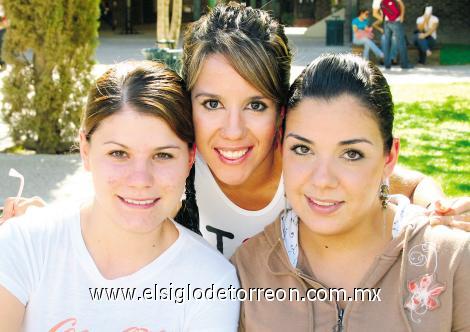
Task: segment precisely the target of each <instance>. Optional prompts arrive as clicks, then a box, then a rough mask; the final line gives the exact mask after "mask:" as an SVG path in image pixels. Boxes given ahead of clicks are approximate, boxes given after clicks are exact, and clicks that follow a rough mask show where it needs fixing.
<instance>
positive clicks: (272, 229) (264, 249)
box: [230, 220, 282, 283]
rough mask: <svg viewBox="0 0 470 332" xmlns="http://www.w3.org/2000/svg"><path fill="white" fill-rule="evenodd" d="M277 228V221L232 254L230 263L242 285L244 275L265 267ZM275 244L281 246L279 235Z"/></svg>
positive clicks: (278, 224) (278, 225)
mask: <svg viewBox="0 0 470 332" xmlns="http://www.w3.org/2000/svg"><path fill="white" fill-rule="evenodd" d="M277 227H279V229H280V227H281V226H280V223H279V220H276V221H275V222H273V223H271V224H269V225H267V226H266V227H265V229H264V230H263V231H262V232H261V233H258V234H257V235H255V236H253V237H251V238H249V239H248V240H247V241H245V242H244V243H243V244H242V245H241V246H240V247H239V248H238V249H237V251H235V253H234V254H233V256H232V258H231V259H230V261H231V262H232V263H233V264H234V265H235V267H236V269H237V272H238V275H239V277H240V281H241V282H242V283H243V279H244V275H245V274H247V273H248V274H253V273H252V272H254V271H259V270H260V269H262V268H263V267H264V266H266V263H267V261H268V257H269V255H270V253H271V252H272V250H273V246H274V245H275V244H273V239H274V238H275V237H276V236H275V234H276V233H277V232H276V228H277ZM279 233H280V232H279ZM277 242H278V244H282V241H280V234H279V239H278V241H277Z"/></svg>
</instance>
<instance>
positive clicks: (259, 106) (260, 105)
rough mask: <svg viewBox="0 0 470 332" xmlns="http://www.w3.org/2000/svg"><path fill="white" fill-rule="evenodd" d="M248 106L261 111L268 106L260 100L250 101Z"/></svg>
mask: <svg viewBox="0 0 470 332" xmlns="http://www.w3.org/2000/svg"><path fill="white" fill-rule="evenodd" d="M248 108H249V109H251V110H253V111H257V112H261V111H264V110H265V109H266V108H267V107H266V105H265V104H263V103H261V102H259V101H254V102H251V103H250V105H249V107H248Z"/></svg>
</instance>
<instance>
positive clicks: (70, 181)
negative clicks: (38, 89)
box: [0, 29, 470, 205]
mask: <svg viewBox="0 0 470 332" xmlns="http://www.w3.org/2000/svg"><path fill="white" fill-rule="evenodd" d="M291 32H294V33H295V31H293V30H291V31H288V36H289V39H290V41H291V44H292V47H293V49H294V52H295V54H296V56H295V58H294V65H293V68H292V77H291V78H292V79H293V78H295V77H296V76H297V75H298V74H299V73H300V72H301V71H302V69H303V68H304V66H305V65H307V64H308V63H309V62H310V61H311V60H313V59H314V58H315V57H317V56H318V55H320V54H322V53H328V52H331V53H333V52H348V51H349V50H350V47H349V46H335V47H327V46H325V42H324V40H323V39H311V38H305V37H304V36H302V35H296V34H292V33H291ZM154 40H155V38H154V34H153V31H152V30H149V29H147V30H144V32H143V33H141V34H138V35H134V36H131V37H129V36H123V35H116V34H112V33H111V32H105V33H102V35H101V38H100V45H99V47H98V49H97V52H96V59H97V62H98V64H97V65H96V66H95V68H94V72H95V74H96V75H99V74H100V73H102V72H103V71H104V70H106V68H107V67H108V66H109V65H111V64H113V63H116V62H119V61H122V60H128V59H142V58H143V56H142V55H141V53H140V50H141V49H142V48H145V47H152V46H153V44H154ZM7 74H8V71H6V72H3V73H2V74H1V75H0V76H4V75H7ZM385 76H386V77H387V79H388V80H389V82H390V83H391V84H411V83H413V84H423V83H452V82H470V66H441V67H421V68H415V69H412V70H407V71H404V70H401V69H399V68H393V69H392V70H388V71H386V72H385ZM0 82H1V81H0ZM0 84H1V83H0ZM8 146H11V141H10V139H9V138H8V128H7V127H6V125H5V124H3V123H2V122H0V151H1V150H3V149H5V148H6V147H8ZM11 167H14V168H15V169H17V170H18V171H19V172H21V173H22V174H23V175H24V176H25V179H26V181H25V188H24V196H34V195H38V196H41V197H43V198H44V199H45V200H46V201H48V202H52V201H57V200H64V199H82V198H84V197H86V196H88V195H89V193H90V188H91V181H90V177H89V175H88V174H86V173H85V172H84V171H83V170H82V168H81V163H80V158H79V156H78V155H76V154H75V155H61V156H51V155H29V156H24V155H12V154H4V153H0V205H2V202H3V200H4V199H5V197H7V196H14V195H16V192H17V190H18V185H19V181H18V179H16V178H10V177H8V170H9V169H10V168H11Z"/></svg>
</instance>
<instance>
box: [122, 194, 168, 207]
mask: <svg viewBox="0 0 470 332" xmlns="http://www.w3.org/2000/svg"><path fill="white" fill-rule="evenodd" d="M118 198H119V200H120V201H121V202H123V203H124V204H125V205H126V206H128V207H131V208H137V209H149V208H151V207H153V206H155V205H156V204H157V202H158V201H159V200H160V197H157V198H130V197H122V196H118Z"/></svg>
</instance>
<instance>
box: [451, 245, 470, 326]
mask: <svg viewBox="0 0 470 332" xmlns="http://www.w3.org/2000/svg"><path fill="white" fill-rule="evenodd" d="M466 244H467V245H466V246H464V247H463V248H462V257H460V258H461V260H460V264H459V265H458V267H457V269H456V271H455V274H454V282H453V289H452V299H453V303H452V331H469V330H470V315H469V314H468V306H469V304H470V301H469V299H470V288H469V287H468V285H469V284H470V245H469V243H468V241H467V243H466Z"/></svg>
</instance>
